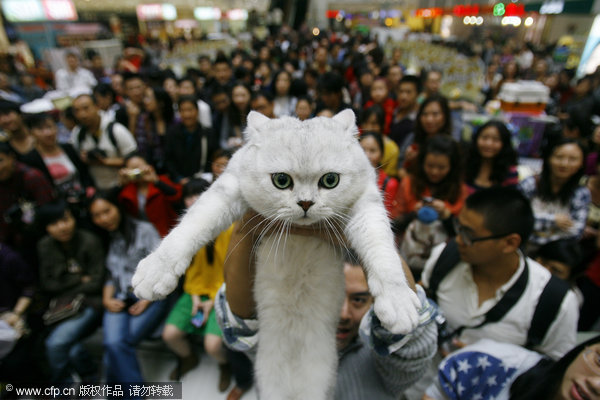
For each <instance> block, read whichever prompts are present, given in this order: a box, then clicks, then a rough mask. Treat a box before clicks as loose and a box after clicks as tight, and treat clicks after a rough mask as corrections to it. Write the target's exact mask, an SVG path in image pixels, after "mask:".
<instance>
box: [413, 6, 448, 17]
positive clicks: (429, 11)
mask: <svg viewBox="0 0 600 400" xmlns="http://www.w3.org/2000/svg"><path fill="white" fill-rule="evenodd" d="M443 14H444V10H443V9H441V8H437V7H435V8H418V9H417V11H416V12H415V15H416V16H417V17H419V18H434V17H439V16H441V15H443Z"/></svg>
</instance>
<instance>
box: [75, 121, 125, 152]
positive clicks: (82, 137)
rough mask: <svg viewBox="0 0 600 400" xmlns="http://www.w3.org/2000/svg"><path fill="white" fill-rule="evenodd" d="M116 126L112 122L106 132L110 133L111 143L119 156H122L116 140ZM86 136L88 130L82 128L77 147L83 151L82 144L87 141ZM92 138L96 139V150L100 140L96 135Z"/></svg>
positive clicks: (78, 134) (78, 135)
mask: <svg viewBox="0 0 600 400" xmlns="http://www.w3.org/2000/svg"><path fill="white" fill-rule="evenodd" d="M115 124H116V122H115V121H112V122H110V123H109V124H108V126H107V127H106V131H107V133H108V139H109V140H110V143H111V144H112V145H113V147H114V148H115V149H116V150H117V154H119V155H121V150H120V149H119V145H118V144H117V138H115V132H114V129H113V128H114V126H115ZM86 135H87V129H86V128H85V127H83V126H82V127H81V129H79V132H78V133H77V147H78V148H79V149H81V144H82V143H83V141H84V140H85V137H86ZM92 138H93V139H94V142H95V143H96V148H98V138H97V137H96V136H94V135H92Z"/></svg>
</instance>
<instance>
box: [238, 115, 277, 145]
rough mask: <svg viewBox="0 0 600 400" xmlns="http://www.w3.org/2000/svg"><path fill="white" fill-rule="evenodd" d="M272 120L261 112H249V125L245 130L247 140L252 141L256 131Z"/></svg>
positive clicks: (247, 119)
mask: <svg viewBox="0 0 600 400" xmlns="http://www.w3.org/2000/svg"><path fill="white" fill-rule="evenodd" d="M270 120H271V119H270V118H268V117H265V116H264V115H262V114H261V113H259V112H256V111H250V112H249V113H248V117H247V118H246V121H247V122H248V126H247V128H246V130H245V132H244V136H246V141H247V142H248V141H250V140H251V139H252V136H253V135H254V133H256V132H258V131H259V130H260V128H262V127H263V126H264V125H265V124H266V123H267V122H269V121H270Z"/></svg>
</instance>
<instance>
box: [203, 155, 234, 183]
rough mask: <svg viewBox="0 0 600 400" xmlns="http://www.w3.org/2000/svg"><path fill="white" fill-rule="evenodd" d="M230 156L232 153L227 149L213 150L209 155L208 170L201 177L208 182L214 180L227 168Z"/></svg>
mask: <svg viewBox="0 0 600 400" xmlns="http://www.w3.org/2000/svg"><path fill="white" fill-rule="evenodd" d="M231 157H233V153H232V152H231V151H229V150H223V149H218V150H217V151H215V152H214V153H213V156H212V157H211V162H210V172H205V173H204V174H202V176H201V178H202V179H204V180H205V181H207V182H208V183H213V182H214V181H216V180H217V179H218V178H219V176H221V174H222V173H223V171H225V168H227V164H229V160H231Z"/></svg>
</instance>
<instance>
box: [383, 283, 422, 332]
mask: <svg viewBox="0 0 600 400" xmlns="http://www.w3.org/2000/svg"><path fill="white" fill-rule="evenodd" d="M383 288H384V289H383V291H382V292H381V294H380V295H379V296H377V297H375V305H374V311H375V315H377V318H379V321H381V324H382V325H383V327H384V328H385V329H387V330H388V331H390V332H391V333H394V334H403V335H406V334H407V333H410V332H412V331H413V330H414V329H415V328H416V327H417V326H418V325H419V309H420V308H421V302H420V300H419V297H418V296H417V294H416V293H415V292H414V291H413V290H412V289H411V288H410V287H409V286H408V285H407V284H406V283H404V282H402V283H397V284H387V285H384V286H383Z"/></svg>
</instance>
